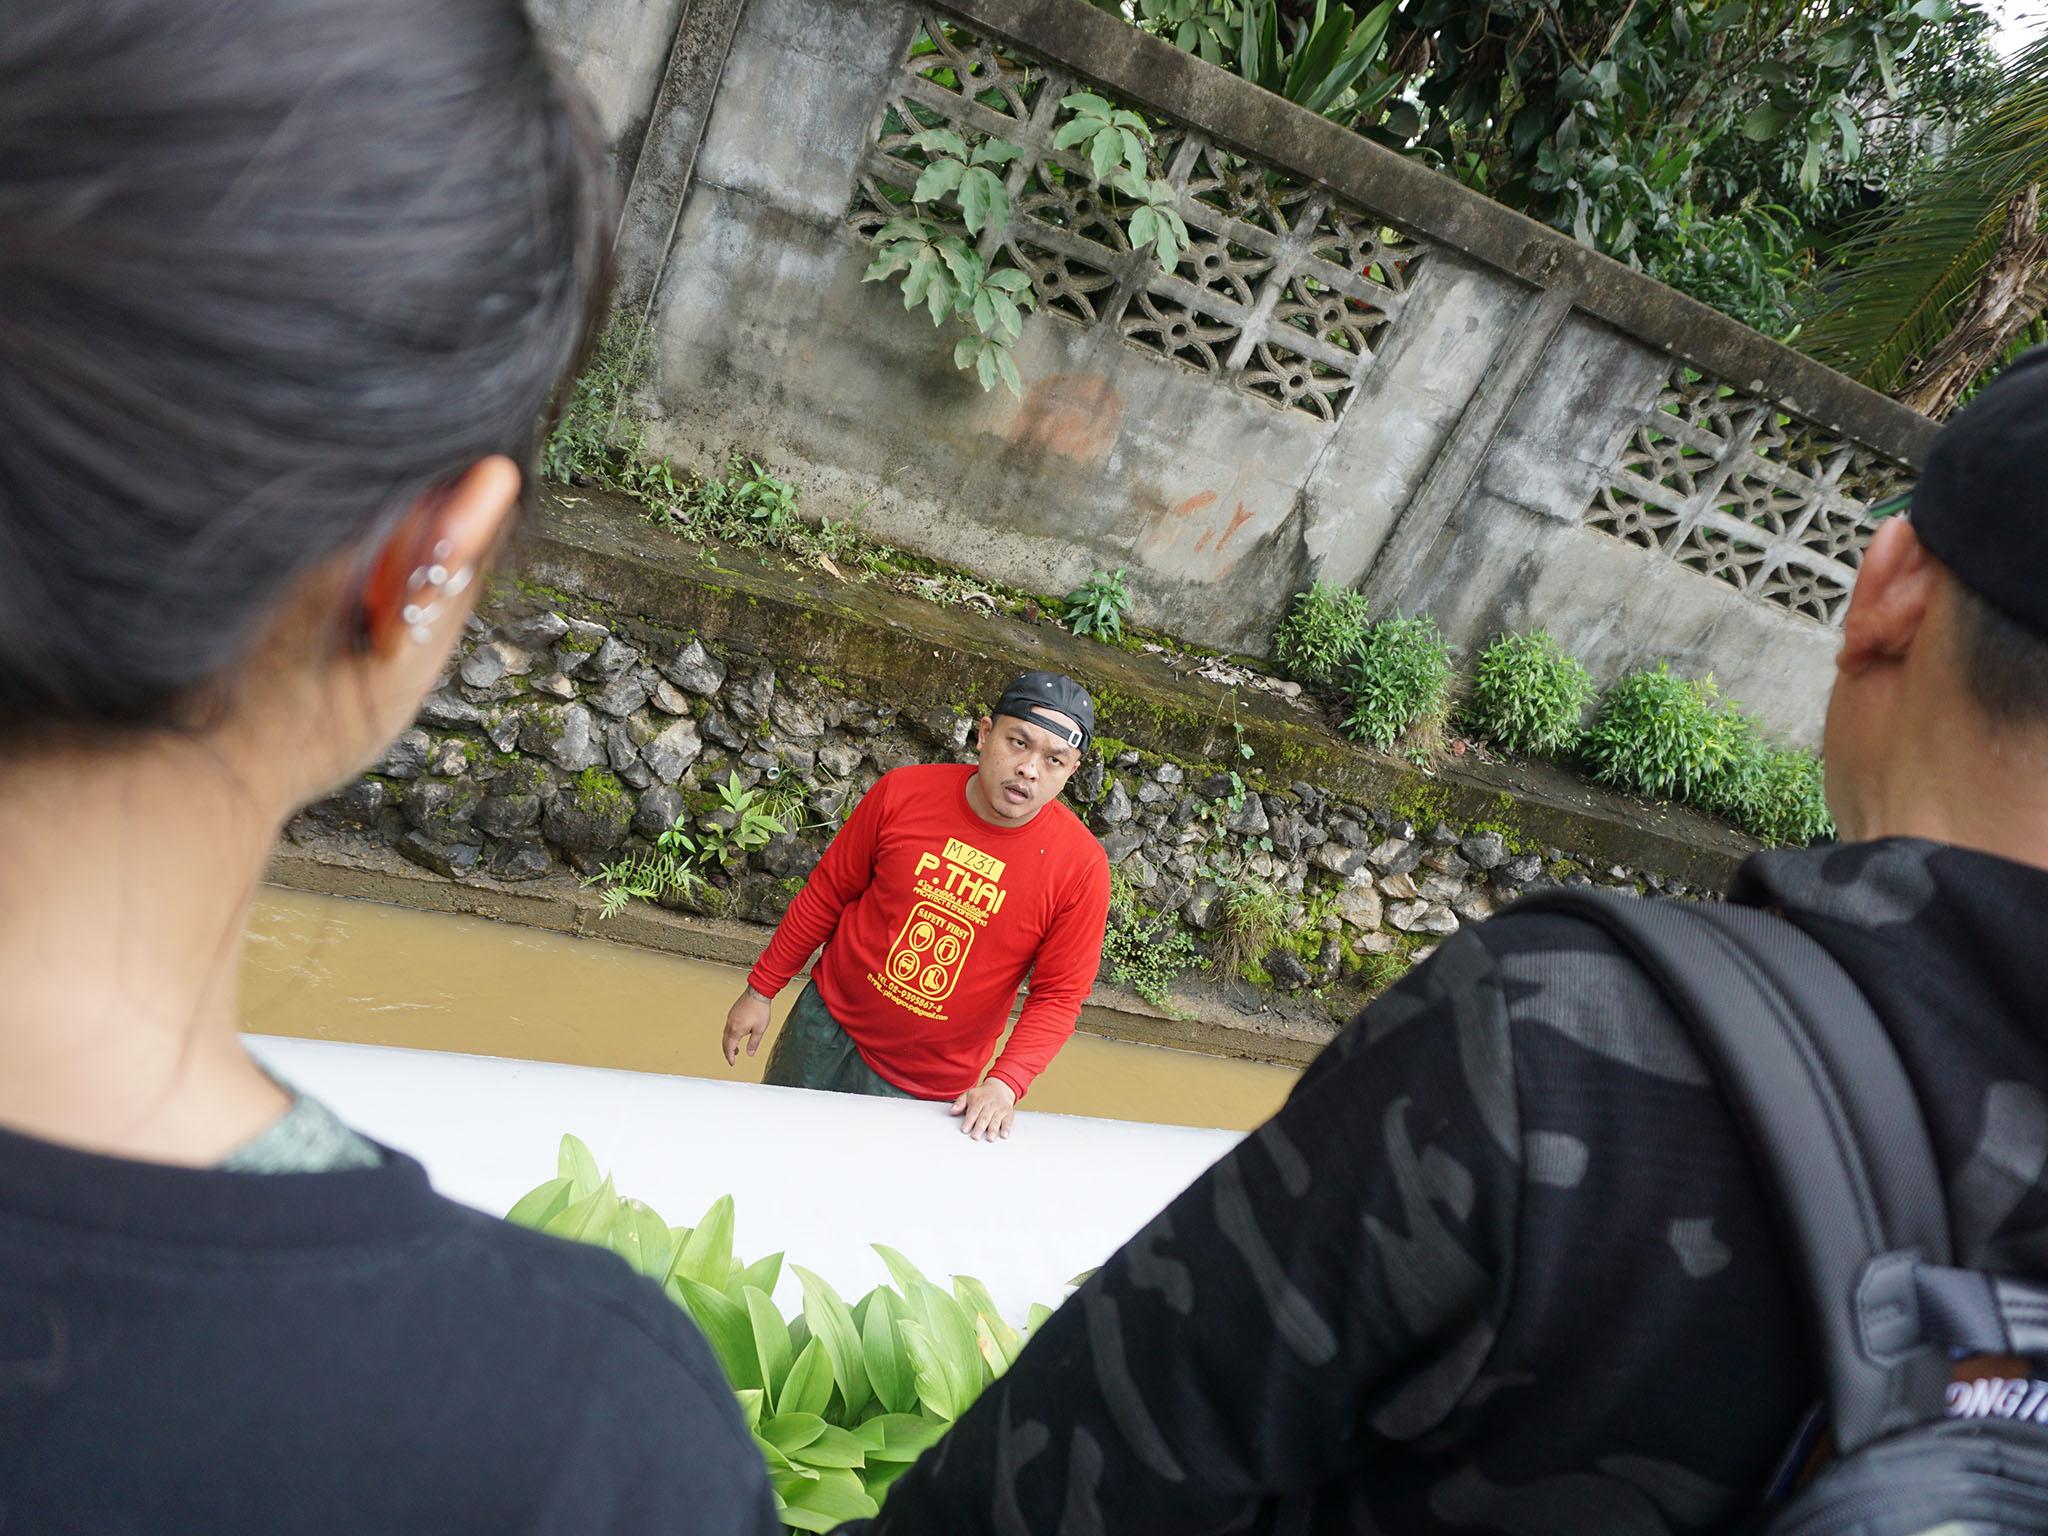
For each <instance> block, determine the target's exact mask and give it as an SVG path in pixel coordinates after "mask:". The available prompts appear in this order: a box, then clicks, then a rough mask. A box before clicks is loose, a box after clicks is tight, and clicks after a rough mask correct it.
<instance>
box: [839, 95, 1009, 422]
mask: <svg viewBox="0 0 2048 1536" xmlns="http://www.w3.org/2000/svg"><path fill="white" fill-rule="evenodd" d="M911 143H912V144H913V145H914V146H915V147H916V148H918V149H920V150H922V151H924V153H925V155H926V160H925V166H924V169H923V171H921V172H920V173H919V175H918V178H917V185H916V186H915V187H913V188H912V189H911V193H910V206H911V209H912V211H911V212H909V213H907V214H904V215H901V216H899V217H897V218H893V219H891V220H889V221H888V222H887V223H886V224H884V225H883V226H882V227H881V228H880V229H878V230H877V231H876V232H875V235H874V245H875V247H876V252H875V258H874V260H873V261H872V262H870V263H869V264H868V269H867V271H866V273H865V274H864V276H863V281H866V282H871V283H873V282H883V281H886V280H887V279H889V278H892V277H894V276H895V275H896V274H897V273H899V272H901V273H902V274H903V279H902V288H903V307H904V308H905V309H915V308H916V307H917V306H918V305H919V304H923V305H924V306H925V308H926V310H927V311H928V312H929V313H930V315H931V317H932V324H933V325H944V324H945V323H946V321H947V319H948V318H952V319H956V320H960V321H962V322H964V323H965V324H966V325H967V327H968V331H969V334H968V335H965V336H962V337H961V338H960V339H959V340H958V341H957V342H956V343H955V344H954V347H953V362H954V365H955V366H956V367H959V368H972V369H974V370H975V375H976V377H977V378H978V379H979V380H980V382H981V387H982V388H983V389H985V390H986V389H993V388H995V386H996V384H997V382H998V381H1000V382H1001V383H1003V384H1005V385H1007V386H1008V387H1009V389H1010V392H1011V393H1012V394H1021V393H1022V392H1023V383H1022V381H1021V379H1020V378H1019V377H1018V374H1017V363H1016V359H1015V358H1013V357H1012V356H1011V355H1010V346H1011V344H1012V343H1013V342H1015V341H1016V339H1017V338H1018V337H1019V336H1020V335H1022V334H1023V328H1024V316H1023V312H1024V311H1025V310H1026V309H1029V308H1031V307H1032V306H1033V305H1035V304H1036V303H1037V295H1036V294H1034V293H1033V292H1032V291H1031V278H1030V276H1029V274H1027V273H1025V272H1024V271H1022V270H1021V269H1019V268H1017V267H1014V266H1005V265H991V264H990V263H989V262H987V261H985V260H984V259H983V258H982V255H981V253H980V252H979V251H977V250H976V249H975V248H974V246H973V245H972V244H970V243H969V242H968V241H967V240H965V239H962V238H961V237H960V236H959V235H957V234H955V233H953V232H952V230H951V229H949V228H948V227H947V223H946V212H945V204H947V203H948V202H950V203H951V204H952V207H953V210H954V212H955V213H957V215H958V217H959V219H960V223H961V224H962V225H964V226H965V228H966V230H967V233H968V234H969V235H971V236H979V235H980V234H982V232H983V231H988V232H989V233H991V234H1000V233H1001V232H1002V230H1003V229H1004V227H1005V226H1006V225H1007V224H1008V223H1009V221H1010V194H1009V190H1008V189H1007V188H1006V187H1005V186H1004V184H1003V179H1002V177H1001V176H999V175H998V174H997V169H998V168H999V167H1001V166H1003V165H1007V164H1008V163H1009V162H1010V161H1012V160H1014V159H1016V158H1017V156H1018V155H1019V154H1020V153H1021V151H1020V150H1019V149H1018V148H1017V146H1016V145H1014V144H1012V143H1010V142H1009V140H1007V139H1000V138H985V139H982V140H980V141H979V142H978V143H976V144H974V145H972V146H971V147H970V146H969V144H968V143H967V140H966V139H965V138H964V137H962V135H961V134H960V133H959V132H958V131H957V130H955V129H952V128H926V129H923V130H921V131H920V132H918V133H917V134H915V135H914V136H913V137H912V140H911Z"/></svg>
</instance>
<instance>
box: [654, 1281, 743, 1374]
mask: <svg viewBox="0 0 2048 1536" xmlns="http://www.w3.org/2000/svg"><path fill="white" fill-rule="evenodd" d="M665 1289H666V1290H667V1291H668V1294H669V1296H670V1297H671V1298H672V1299H673V1300H675V1301H677V1302H680V1303H681V1304H682V1306H683V1307H684V1309H685V1310H686V1311H688V1312H689V1314H690V1317H691V1319H692V1320H693V1321H694V1322H695V1323H696V1324H697V1328H698V1331H699V1332H701V1333H702V1334H703V1335H704V1337H705V1339H706V1340H707V1341H708V1342H709V1343H710V1345H711V1352H712V1353H713V1354H714V1355H716V1356H718V1364H719V1366H720V1367H721V1368H722V1369H723V1370H724V1372H725V1379H726V1380H727V1381H729V1382H731V1383H732V1385H733V1387H734V1389H735V1390H746V1389H750V1388H751V1389H760V1388H762V1387H763V1385H764V1384H763V1382H762V1380H761V1356H760V1352H759V1351H758V1350H756V1349H755V1348H754V1325H753V1321H752V1319H750V1318H749V1317H748V1316H747V1309H746V1308H745V1307H744V1306H742V1305H741V1304H740V1303H739V1302H737V1301H734V1300H733V1299H732V1298H731V1297H730V1296H727V1295H725V1294H724V1293H723V1292H720V1291H714V1290H713V1289H712V1288H711V1287H710V1286H708V1285H704V1284H702V1283H701V1282H699V1281H696V1280H692V1279H691V1278H690V1277H689V1276H688V1275H671V1276H670V1277H669V1281H668V1285H667V1286H666V1287H665Z"/></svg>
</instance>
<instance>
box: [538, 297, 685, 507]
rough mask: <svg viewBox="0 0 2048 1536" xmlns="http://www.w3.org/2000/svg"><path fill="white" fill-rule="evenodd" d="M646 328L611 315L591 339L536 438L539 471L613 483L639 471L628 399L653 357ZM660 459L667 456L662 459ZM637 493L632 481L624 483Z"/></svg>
mask: <svg viewBox="0 0 2048 1536" xmlns="http://www.w3.org/2000/svg"><path fill="white" fill-rule="evenodd" d="M653 355H654V354H653V348H652V345H651V344H650V342H649V341H648V339H647V336H646V334H645V332H644V331H643V330H642V329H641V327H640V326H639V325H638V324H637V323H635V322H634V321H633V320H631V319H629V318H628V317H627V316H624V315H614V316H612V317H611V318H610V319H609V320H608V321H606V323H605V325H604V328H603V329H602V330H600V331H599V332H598V334H597V337H596V339H595V340H594V341H593V342H592V343H591V347H590V355H589V357H588V359H587V360H586V361H585V362H584V365H583V371H582V372H580V373H578V374H577V375H576V377H575V378H573V379H571V380H570V381H569V383H568V385H567V386H566V387H565V388H564V390H563V392H562V395H561V398H560V399H559V400H558V401H557V402H556V406H557V415H556V417H555V421H554V424H553V426H551V427H550V428H549V429H548V435H547V438H546V440H545V441H544V442H543V443H542V444H541V452H540V471H541V474H542V475H544V476H545V477H546V478H548V479H550V480H556V481H561V482H563V483H565V484H566V483H568V482H570V481H573V480H576V479H578V478H579V477H580V478H582V479H585V480H599V481H608V482H612V483H618V482H619V481H620V479H621V478H622V476H623V477H632V476H634V475H636V474H638V473H641V472H642V471H641V469H640V466H641V465H643V464H644V462H645V460H646V447H647V444H646V434H645V430H644V428H643V426H642V423H641V420H640V416H639V413H638V412H637V411H636V410H634V409H633V406H632V399H633V395H634V393H635V392H636V391H637V390H638V389H639V387H640V385H641V384H642V383H643V382H645V380H646V377H647V370H648V367H649V365H650V364H651V362H652V360H653ZM663 463H664V465H665V464H666V461H665V460H664V461H663ZM624 488H626V489H628V491H629V493H630V494H638V492H637V490H636V489H634V488H633V487H630V486H628V487H624Z"/></svg>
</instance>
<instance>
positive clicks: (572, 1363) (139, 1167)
mask: <svg viewBox="0 0 2048 1536" xmlns="http://www.w3.org/2000/svg"><path fill="white" fill-rule="evenodd" d="M779 1530H780V1526H779V1524H778V1523H777V1521H776V1520H775V1518H774V1515H773V1510H772V1505H771V1500H770V1495H769V1492H768V1484H767V1478H766V1474H765V1472H764V1471H763V1468H762V1464H761V1458H760V1456H759V1454H758V1453H757V1451H756V1450H755V1448H754V1446H753V1444H752V1442H751V1440H750V1439H749V1437H748V1435H747V1433H746V1430H745V1428H744V1427H743V1426H742V1424H741V1421H740V1417H739V1412H738V1407H737V1404H736V1403H735V1401H734V1398H733V1395H732V1393H731V1391H730V1390H729V1388H728V1387H727V1385H726V1382H725V1379H724V1377H723V1376H722V1375H721V1374H720V1372H719V1369H718V1366H717V1363H716V1362H715V1361H714V1360H713V1358H712V1356H711V1353H710V1351H709V1349H708V1348H707V1347H706V1345H705V1344H704V1342H703V1340H702V1338H701V1337H699V1336H698V1334H697V1333H696V1331H695V1330H694V1329H693V1328H692V1327H691V1325H690V1323H689V1322H688V1320H687V1319H686V1318H685V1316H684V1315H683V1313H682V1312H681V1310H680V1309H679V1308H677V1307H676V1306H675V1305H674V1304H672V1303H671V1302H669V1301H668V1300H667V1299H666V1298H665V1297H663V1296H662V1294H661V1293H660V1291H659V1290H658V1289H656V1287H654V1286H653V1285H652V1284H650V1283H649V1282H647V1281H646V1280H644V1279H642V1278H640V1277H639V1276H637V1275H635V1274H633V1273H632V1272H631V1271H630V1270H629V1269H628V1268H627V1267H626V1265H625V1264H624V1263H623V1262H621V1261H620V1260H619V1259H618V1258H616V1257H615V1256H614V1255H612V1254H609V1253H605V1252H602V1251H599V1250H597V1249H594V1248H587V1247H582V1246H580V1245H576V1244H572V1243H567V1242H562V1241H559V1240H557V1239H555V1238H550V1237H543V1236H540V1235H539V1234H537V1233H533V1232H528V1231H524V1230H521V1229H519V1228H517V1227H512V1226H508V1225H507V1224H505V1223H504V1222H501V1221H496V1220H493V1219H492V1218H490V1217H487V1216H484V1215H482V1214H480V1213H478V1212H475V1211H472V1210H469V1209H467V1208H465V1207H463V1206H459V1205H456V1204H455V1203H453V1202H452V1201H449V1200H445V1199H443V1198H442V1197H441V1196H439V1195H437V1194H435V1193H434V1191H433V1190H432V1189H431V1188H430V1187H429V1185H428V1183H427V1179H426V1175H425V1173H424V1171H423V1170H422V1169H421V1168H420V1166H419V1164H417V1163H416V1162H414V1161H412V1160H411V1159H410V1158H407V1157H404V1156H402V1155H400V1154H397V1153H389V1154H387V1157H386V1161H385V1162H384V1163H383V1164H382V1165H381V1166H379V1167H376V1168H364V1169H353V1170H348V1171H342V1172H331V1173H287V1174H272V1173H228V1172H222V1171H218V1170H201V1169H186V1168H172V1167H165V1166H160V1165H155V1164H147V1163H138V1162H129V1161H124V1160H119V1159H113V1158H105V1157H98V1156H93V1155H91V1154H88V1153H83V1152H77V1151H72V1150H69V1149H66V1148H63V1147H58V1146H53V1145H51V1144H49V1143H46V1142H41V1141H35V1140H31V1139H28V1138H25V1137H21V1136H16V1135H10V1134H7V1133H5V1132H0V1531H5V1532H9V1533H12V1532H16V1531H21V1532H35V1533H43V1532H93V1533H111V1532H138V1533H139V1532H148V1533H151V1536H176V1533H183V1532H191V1533H194V1536H199V1533H205V1536H231V1533H240V1532H252V1533H255V1532H261V1533H264V1536H287V1533H293V1532H304V1533H307V1536H336V1533H341V1532H365V1533H369V1532H376V1533H399V1532H420V1533H427V1532H432V1533H435V1536H455V1533H462V1532H479V1533H481V1532H494V1533H496V1532H513V1531H519V1532H562V1533H565V1536H567V1533H574V1536H597V1533H608V1532H624V1531H631V1532H633V1533H635V1536H644V1533H646V1532H650V1531H662V1532H683V1531H702V1532H705V1533H707V1536H708V1533H716V1536H756V1533H759V1536H770V1533H773V1532H778V1531H779Z"/></svg>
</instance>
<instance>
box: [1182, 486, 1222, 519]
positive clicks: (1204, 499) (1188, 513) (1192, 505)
mask: <svg viewBox="0 0 2048 1536" xmlns="http://www.w3.org/2000/svg"><path fill="white" fill-rule="evenodd" d="M1214 505H1216V493H1215V492H1214V491H1197V492H1196V493H1195V494H1194V495H1192V496H1190V497H1189V498H1188V499H1187V500H1186V501H1184V502H1182V503H1181V504H1180V505H1179V506H1177V507H1175V508H1174V509H1173V515H1174V516H1175V517H1193V516H1194V515H1195V514H1196V513H1197V512H1199V511H1201V510H1202V509H1203V508H1204V507H1213V506H1214Z"/></svg>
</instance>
